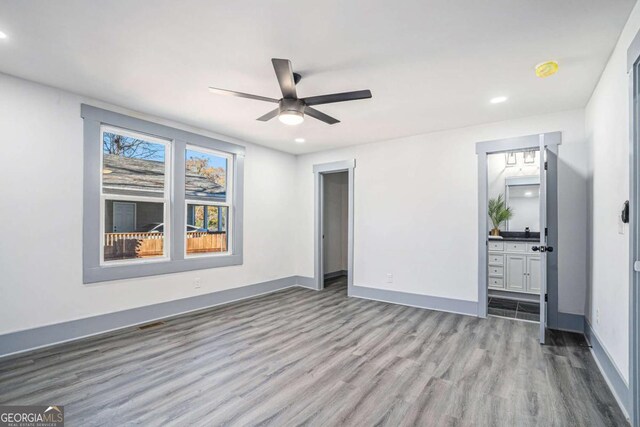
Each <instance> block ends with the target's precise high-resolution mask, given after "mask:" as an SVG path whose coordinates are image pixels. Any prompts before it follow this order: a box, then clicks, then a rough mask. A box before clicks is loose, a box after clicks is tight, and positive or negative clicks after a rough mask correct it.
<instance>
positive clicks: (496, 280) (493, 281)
mask: <svg viewBox="0 0 640 427" xmlns="http://www.w3.org/2000/svg"><path fill="white" fill-rule="evenodd" d="M489 287H490V288H500V289H504V279H503V278H501V277H489Z"/></svg>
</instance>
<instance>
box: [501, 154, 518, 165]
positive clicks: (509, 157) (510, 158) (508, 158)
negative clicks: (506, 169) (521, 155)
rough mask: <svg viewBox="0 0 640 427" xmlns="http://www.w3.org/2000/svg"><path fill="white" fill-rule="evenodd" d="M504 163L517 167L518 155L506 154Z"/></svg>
mask: <svg viewBox="0 0 640 427" xmlns="http://www.w3.org/2000/svg"><path fill="white" fill-rule="evenodd" d="M504 161H505V163H506V164H507V166H515V165H517V164H518V159H517V158H516V153H506V154H505V155H504Z"/></svg>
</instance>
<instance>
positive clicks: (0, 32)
mask: <svg viewBox="0 0 640 427" xmlns="http://www.w3.org/2000/svg"><path fill="white" fill-rule="evenodd" d="M6 38H7V35H6V34H5V33H3V32H2V31H0V39H6Z"/></svg>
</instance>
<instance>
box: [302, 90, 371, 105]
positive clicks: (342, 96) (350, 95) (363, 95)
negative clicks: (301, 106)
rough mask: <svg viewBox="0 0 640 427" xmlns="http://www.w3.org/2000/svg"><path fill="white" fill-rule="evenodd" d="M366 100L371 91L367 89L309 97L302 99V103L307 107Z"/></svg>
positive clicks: (369, 96)
mask: <svg viewBox="0 0 640 427" xmlns="http://www.w3.org/2000/svg"><path fill="white" fill-rule="evenodd" d="M367 98H371V91H370V90H368V89H367V90H356V91H353V92H343V93H333V94H331V95H320V96H311V97H309V98H304V103H305V104H307V105H320V104H332V103H334V102H344V101H355V100H357V99H367Z"/></svg>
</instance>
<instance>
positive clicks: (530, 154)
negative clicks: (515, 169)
mask: <svg viewBox="0 0 640 427" xmlns="http://www.w3.org/2000/svg"><path fill="white" fill-rule="evenodd" d="M535 160H536V152H535V151H533V150H531V151H525V152H524V162H525V163H527V164H531V163H534V162H535Z"/></svg>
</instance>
